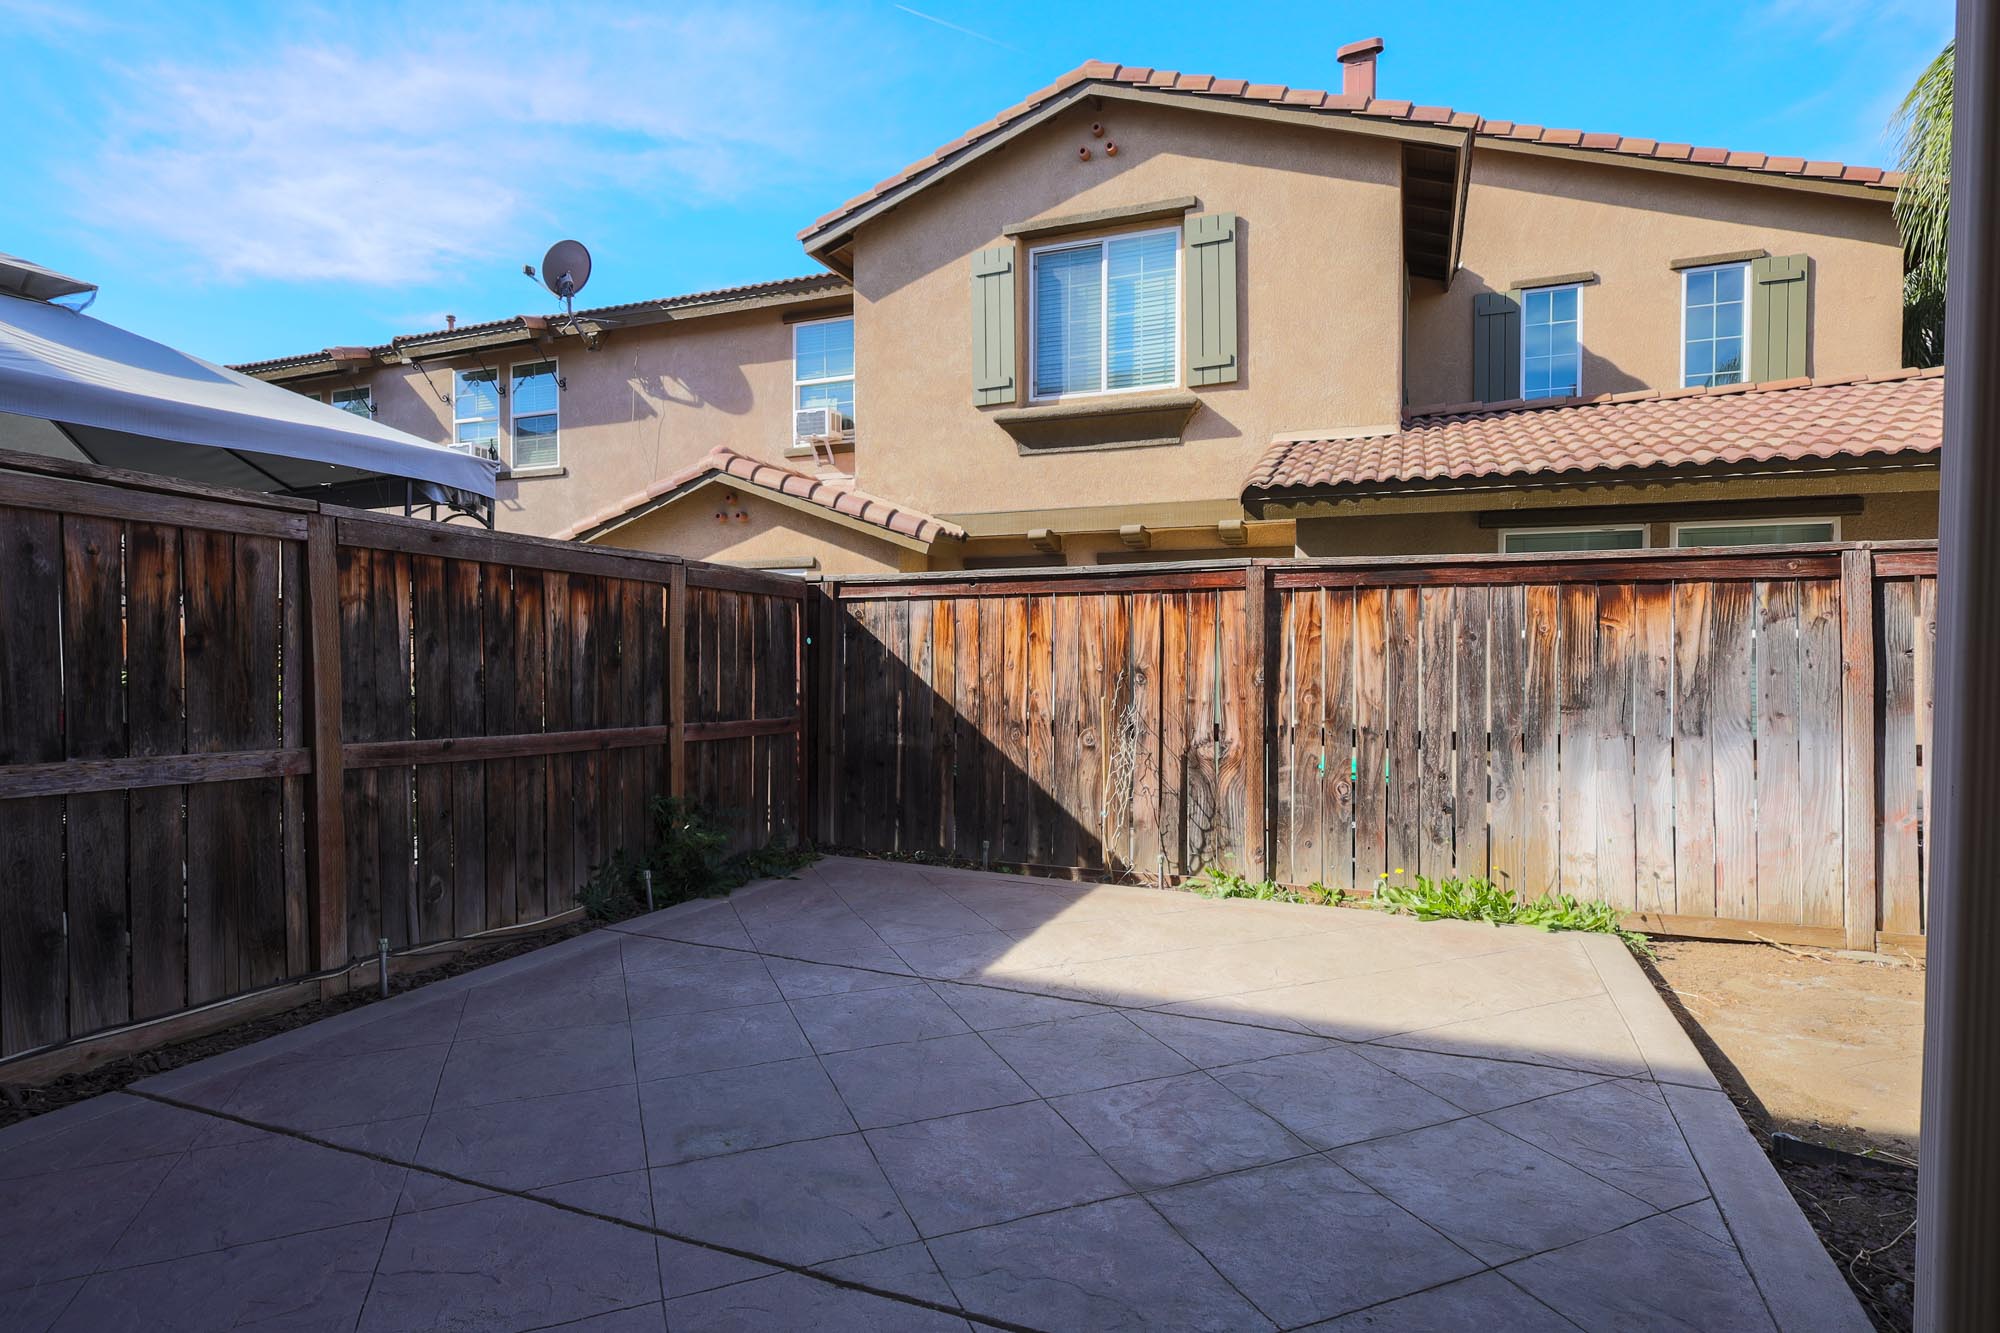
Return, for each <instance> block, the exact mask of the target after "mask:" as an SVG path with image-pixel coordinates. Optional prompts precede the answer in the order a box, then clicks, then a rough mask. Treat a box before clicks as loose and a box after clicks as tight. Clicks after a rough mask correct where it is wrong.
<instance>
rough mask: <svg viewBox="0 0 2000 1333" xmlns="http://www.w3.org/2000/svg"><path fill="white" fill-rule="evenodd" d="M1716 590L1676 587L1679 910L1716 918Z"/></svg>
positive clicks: (1698, 585) (1676, 888)
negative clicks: (1712, 729)
mask: <svg viewBox="0 0 2000 1333" xmlns="http://www.w3.org/2000/svg"><path fill="white" fill-rule="evenodd" d="M1713 592H1714V589H1713V588H1712V587H1711V586H1710V585H1709V584H1706V583H1693V582H1689V583H1677V584H1675V585H1674V594H1673V608H1674V609H1673V616H1674V627H1673V634H1674V719H1673V721H1674V906H1673V910H1674V911H1676V912H1678V913H1680V914H1682V915H1684V916H1705V917H1712V916H1714V915H1715V904H1716V884H1715V866H1716V837H1715V833H1716V831H1715V740H1714V737H1713V736H1712V735H1711V734H1710V719H1711V716H1712V714H1713V713H1714V711H1715V708H1714V702H1715V657H1714V653H1713V651H1712V649H1711V646H1710V645H1711V643H1712V642H1713V637H1714V629H1715V624H1714V619H1713V616H1712V614H1711V612H1712V605H1711V603H1712V602H1713V600H1714V597H1713Z"/></svg>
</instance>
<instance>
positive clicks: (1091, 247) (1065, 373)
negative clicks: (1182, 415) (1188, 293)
mask: <svg viewBox="0 0 2000 1333" xmlns="http://www.w3.org/2000/svg"><path fill="white" fill-rule="evenodd" d="M1028 264H1029V270H1030V276H1029V283H1028V337H1029V342H1030V349H1029V365H1030V367H1031V368H1032V371H1031V373H1032V377H1033V385H1032V389H1031V391H1030V395H1029V396H1030V397H1031V398H1042V399H1046V398H1081V397H1089V396H1091V395H1095V394H1104V393H1123V392H1127V391H1129V390H1133V389H1162V388H1174V387H1176V386H1178V385H1179V383H1180V368H1181V358H1180V346H1181V234H1180V232H1179V230H1177V229H1167V230H1158V231H1140V232H1131V233H1128V234H1126V235H1122V236H1106V237H1102V238H1100V239H1097V240H1090V241H1074V242H1070V243H1067V244H1058V245H1048V246H1043V247H1041V248H1039V249H1036V250H1031V251H1029V252H1028Z"/></svg>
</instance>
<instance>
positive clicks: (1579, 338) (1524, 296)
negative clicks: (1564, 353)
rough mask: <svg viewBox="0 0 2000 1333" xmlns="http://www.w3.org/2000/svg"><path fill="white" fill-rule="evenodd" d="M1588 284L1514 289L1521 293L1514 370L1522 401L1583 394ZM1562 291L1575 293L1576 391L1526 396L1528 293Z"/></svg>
mask: <svg viewBox="0 0 2000 1333" xmlns="http://www.w3.org/2000/svg"><path fill="white" fill-rule="evenodd" d="M1589 285H1590V284H1589V283H1585V282H1551V283H1547V284H1544V285H1543V286H1540V287H1521V288H1517V289H1516V290H1518V291H1519V292H1520V293H1521V360H1520V362H1519V364H1518V365H1517V366H1516V367H1515V370H1516V372H1517V373H1518V374H1519V375H1520V385H1521V401H1522V402H1534V403H1545V402H1547V403H1552V402H1557V401H1560V400H1561V399H1564V398H1581V397H1583V396H1584V395H1583V289H1584V288H1585V287H1587V286H1589ZM1564 291H1573V292H1575V293H1576V391H1575V392H1574V393H1561V394H1549V395H1547V396H1546V397H1543V398H1530V397H1528V293H1529V292H1564Z"/></svg>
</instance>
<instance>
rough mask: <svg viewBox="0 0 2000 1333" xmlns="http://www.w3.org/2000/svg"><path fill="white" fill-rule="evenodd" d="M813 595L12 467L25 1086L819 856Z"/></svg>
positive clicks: (8, 673)
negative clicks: (708, 872)
mask: <svg viewBox="0 0 2000 1333" xmlns="http://www.w3.org/2000/svg"><path fill="white" fill-rule="evenodd" d="M4 469H11V470H4ZM805 591H806V590H805V588H804V587H803V585H801V584H799V583H798V582H796V581H794V580H788V579H783V578H779V577H775V576H770V575H763V574H757V573H750V572H744V571H738V570H731V569H723V568H719V567H715V566H707V565H701V564H697V563H691V562H684V561H681V560H678V559H674V558H671V557H663V556H649V555H641V554H636V553H629V552H611V551H602V550H598V549H595V548H590V547H582V546H577V545H574V544H569V543H560V542H549V541H541V540H537V539H534V538H527V537H513V536H503V535H496V534H492V533H488V532H485V531H482V530H475V529H472V528H468V527H451V526H445V525H440V524H435V523H419V522H412V521H409V520H405V519H400V518H385V517H383V516H380V515H377V514H371V513H363V512H359V511H350V510H338V509H333V508H330V507H328V508H324V509H323V508H321V507H319V506H316V505H313V504H310V503H306V502H299V501H288V500H283V499H271V498H268V497H258V496H246V495H242V494H240V493H235V492H220V491H213V490H208V489H205V488H202V487H196V486H187V485H178V484H176V483H172V482H167V481H162V480H161V479H158V478H146V477H139V476H134V475H132V474H126V473H120V472H116V471H113V470H110V469H102V468H93V467H86V466H82V465H74V464H67V463H60V462H55V461H51V460H46V459H36V458H30V457H27V456H22V455H12V454H4V455H0V1058H5V1057H9V1056H15V1055H18V1054H21V1053H23V1052H29V1051H33V1050H36V1049H38V1048H43V1047H47V1046H51V1045H55V1044H58V1043H62V1042H66V1041H70V1040H73V1039H75V1038H78V1037H82V1036H85V1035H88V1034H91V1033H96V1032H102V1031H105V1030H107V1029H117V1028H120V1027H123V1026H125V1025H129V1024H134V1023H139V1022H144V1021H146V1020H153V1019H158V1018H161V1017H162V1016H166V1015H172V1014H176V1013H180V1012H182V1011H185V1010H189V1009H194V1008H199V1007H201V1006H206V1005H211V1004H213V1003H214V1002H216V1001H219V1000H225V999H229V998H230V997H235V996H244V995H247V994H254V993H260V992H264V991H268V990H269V989H270V988H273V987H282V986H285V985H286V984H287V983H293V985H292V988H291V991H292V992H296V994H293V993H291V992H288V996H289V998H290V999H291V1002H297V1001H298V1000H300V999H304V998H311V997H313V996H316V995H317V994H319V993H320V990H321V989H322V987H321V986H319V985H314V986H313V987H311V989H310V994H307V993H306V988H304V987H302V986H299V985H297V984H296V983H299V982H300V981H301V980H302V979H307V978H310V979H314V980H316V981H317V980H321V979H328V978H330V979H333V981H334V982H335V984H337V983H338V980H339V979H340V978H341V977H342V976H343V973H344V969H346V968H347V967H348V966H349V964H350V962H351V961H352V960H356V959H363V960H366V959H372V958H373V957H374V955H375V953H376V949H377V942H378V940H380V939H384V938H386V939H387V940H388V941H389V947H390V948H391V950H393V951H402V950H406V949H411V948H415V947H418V946H425V945H432V944H437V943H440V942H444V941H452V940H463V939H465V938H467V937H470V936H475V935H479V934H482V933H485V932H490V931H494V930H501V929H506V928H509V927H516V926H520V925H524V924H527V923H533V922H537V921H540V920H543V919H546V918H549V917H552V916H557V915H561V914H563V913H565V912H566V911H569V910H571V909H572V908H573V905H574V902H575V896H576V891H577V889H578V887H579V886H580V885H581V883H582V882H583V880H584V879H585V877H586V876H587V875H588V874H589V872H590V870H591V868H592V867H593V866H596V865H600V864H602V863H603V862H604V861H605V860H606V859H607V858H608V857H609V856H610V855H611V853H612V852H614V851H616V850H618V849H620V848H625V849H629V850H632V851H638V850H640V849H641V848H642V847H643V846H644V845H645V843H646V841H647V837H648V817H647V807H648V803H649V802H650V800H651V799H652V798H653V797H655V796H658V795H663V794H667V793H672V792H683V793H685V794H687V795H689V796H691V797H693V798H694V799H696V800H698V801H700V802H702V803H703V804H705V805H707V806H709V807H711V808H713V809H716V810H719V811H721V812H723V813H724V814H725V815H726V816H728V817H729V818H730V819H731V821H732V825H731V826H732V831H733V833H734V835H735V838H736V840H737V843H738V845H739V846H748V845H752V844H758V843H762V842H765V841H767V840H770V839H773V838H780V837H787V836H793V835H795V834H796V833H797V832H798V830H799V823H800V819H799V815H800V812H801V811H802V810H803V808H804V799H805V793H804V785H803V778H804V772H805V767H804V764H803V755H802V745H803V722H804V717H803V708H802V698H801V689H800V684H801V659H800V648H801V641H802V636H801V631H800V624H799V620H800V611H801V607H802V603H803V599H804V596H805Z"/></svg>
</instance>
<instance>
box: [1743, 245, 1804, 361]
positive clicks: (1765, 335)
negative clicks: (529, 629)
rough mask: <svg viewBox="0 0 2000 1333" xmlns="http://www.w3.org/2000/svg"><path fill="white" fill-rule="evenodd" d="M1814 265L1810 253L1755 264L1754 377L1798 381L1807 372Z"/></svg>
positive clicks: (1752, 299)
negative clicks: (1809, 311) (1808, 299)
mask: <svg viewBox="0 0 2000 1333" xmlns="http://www.w3.org/2000/svg"><path fill="white" fill-rule="evenodd" d="M1810 273H1811V265H1810V263H1809V262H1808V260H1807V258H1806V256H1804V255H1771V256H1767V257H1766V258H1763V259H1755V260H1752V261H1751V262H1750V287H1751V294H1750V378H1751V379H1753V380H1756V381H1758V382H1759V383H1761V382H1763V381H1765V380H1789V379H1797V378H1799V377H1801V376H1803V375H1804V374H1805V373H1806V302H1807V298H1808V297H1809V296H1810V294H1811V292H1810V289H1811V286H1812V281H1811V278H1810V276H1809V275H1810Z"/></svg>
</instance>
